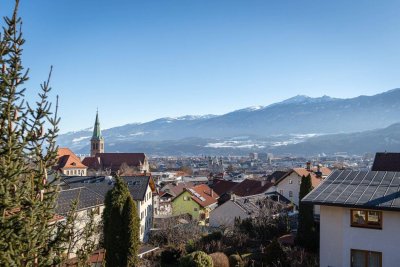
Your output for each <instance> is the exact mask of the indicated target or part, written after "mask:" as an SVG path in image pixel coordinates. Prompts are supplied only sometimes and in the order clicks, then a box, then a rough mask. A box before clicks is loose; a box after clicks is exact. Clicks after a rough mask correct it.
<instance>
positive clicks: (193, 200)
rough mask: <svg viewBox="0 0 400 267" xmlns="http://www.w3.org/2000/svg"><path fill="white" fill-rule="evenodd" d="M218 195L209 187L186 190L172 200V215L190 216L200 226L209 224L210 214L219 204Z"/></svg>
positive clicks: (195, 187)
mask: <svg viewBox="0 0 400 267" xmlns="http://www.w3.org/2000/svg"><path fill="white" fill-rule="evenodd" d="M218 197H219V196H218V195H217V194H216V193H215V192H214V191H213V190H212V189H211V188H210V187H208V186H207V185H205V184H200V185H196V186H193V187H190V188H185V190H183V191H182V193H181V194H179V195H178V196H176V197H175V198H174V199H173V200H172V214H173V215H181V214H189V215H190V216H191V217H192V219H194V220H197V221H199V224H201V225H206V224H208V219H209V213H210V211H211V210H213V209H214V208H215V207H216V206H217V204H218Z"/></svg>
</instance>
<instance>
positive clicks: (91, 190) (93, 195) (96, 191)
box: [56, 176, 150, 214]
mask: <svg viewBox="0 0 400 267" xmlns="http://www.w3.org/2000/svg"><path fill="white" fill-rule="evenodd" d="M121 178H122V179H124V180H125V182H126V183H127V185H128V188H129V192H130V193H131V196H132V198H133V199H134V200H138V201H142V200H144V197H145V194H146V190H147V187H148V186H149V182H150V176H129V177H121ZM84 181H87V180H84ZM84 181H83V182H80V183H79V182H74V183H70V184H66V185H63V186H62V190H61V192H60V195H59V197H58V200H57V209H56V210H57V213H59V214H66V213H67V212H68V210H69V209H70V206H71V203H72V201H73V200H75V199H77V198H78V196H79V206H78V210H83V209H86V208H89V207H93V206H96V205H101V204H103V203H104V199H105V196H106V194H107V192H108V191H109V190H111V189H112V188H113V187H114V184H113V183H112V182H110V180H107V179H103V180H96V182H91V183H86V182H84Z"/></svg>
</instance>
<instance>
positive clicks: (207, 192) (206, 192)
mask: <svg viewBox="0 0 400 267" xmlns="http://www.w3.org/2000/svg"><path fill="white" fill-rule="evenodd" d="M190 189H191V190H193V191H194V192H196V193H197V194H199V195H200V196H201V197H203V199H204V200H201V199H200V198H199V197H197V196H195V195H194V194H192V192H191V190H190ZM186 191H188V192H190V193H191V194H192V199H193V200H194V201H196V202H197V203H198V204H199V205H200V206H202V207H207V206H210V205H212V204H215V203H217V201H218V198H219V195H218V194H217V193H215V192H214V191H213V190H212V189H211V188H210V187H209V186H208V185H206V184H199V185H196V186H193V187H191V188H189V189H187V190H186Z"/></svg>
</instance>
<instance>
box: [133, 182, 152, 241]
mask: <svg viewBox="0 0 400 267" xmlns="http://www.w3.org/2000/svg"><path fill="white" fill-rule="evenodd" d="M136 206H137V210H138V215H139V218H140V229H141V230H140V241H142V242H147V240H148V238H149V233H150V229H151V227H152V225H153V197H152V191H151V188H150V186H148V187H147V190H146V194H145V198H144V200H143V201H137V202H136Z"/></svg>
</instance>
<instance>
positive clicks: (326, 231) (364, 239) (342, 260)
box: [302, 170, 400, 267]
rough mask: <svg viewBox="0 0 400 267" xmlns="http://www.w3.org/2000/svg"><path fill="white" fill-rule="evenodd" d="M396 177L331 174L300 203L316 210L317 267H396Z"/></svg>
mask: <svg viewBox="0 0 400 267" xmlns="http://www.w3.org/2000/svg"><path fill="white" fill-rule="evenodd" d="M399 188H400V173H399V172H388V171H346V170H345V171H334V172H333V173H332V174H331V175H330V176H328V177H327V178H326V179H325V181H324V182H323V183H322V184H321V185H320V186H319V187H317V188H316V189H314V190H313V191H311V192H310V193H309V194H308V195H307V196H306V197H305V198H303V199H302V202H303V203H308V204H313V205H320V206H321V209H320V266H332V267H336V266H337V267H339V266H344V267H345V266H367V267H389V266H398V265H399V262H400V253H399V252H398V251H399V250H398V245H399V240H400V231H399V230H398V226H399V225H400V195H399Z"/></svg>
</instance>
